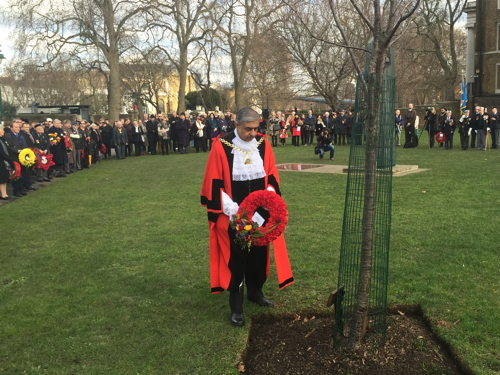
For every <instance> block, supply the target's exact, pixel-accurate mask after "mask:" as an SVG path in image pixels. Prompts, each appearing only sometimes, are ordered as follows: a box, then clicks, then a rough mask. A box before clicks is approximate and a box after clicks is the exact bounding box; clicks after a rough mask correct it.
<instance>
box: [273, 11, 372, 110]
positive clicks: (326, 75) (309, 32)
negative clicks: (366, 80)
mask: <svg viewBox="0 0 500 375" xmlns="http://www.w3.org/2000/svg"><path fill="white" fill-rule="evenodd" d="M329 12H330V9H329V6H328V3H327V2H319V3H314V4H310V3H306V4H303V6H301V7H296V8H294V13H295V15H296V17H293V18H292V19H282V20H281V21H280V24H279V27H278V28H277V29H278V32H279V35H280V37H281V38H282V40H283V41H284V42H285V45H286V47H287V49H288V52H289V54H290V55H291V56H292V58H293V60H294V62H295V63H296V64H297V65H298V66H299V67H300V69H301V70H302V71H303V72H304V77H303V82H304V86H303V87H302V89H301V92H302V93H303V95H302V96H321V97H323V98H324V99H325V101H326V103H327V104H328V105H329V106H330V108H334V109H335V108H336V107H337V105H338V103H339V101H340V100H341V99H344V98H346V95H348V94H351V95H352V93H353V90H352V84H351V82H352V80H353V79H354V77H355V72H354V69H353V66H352V64H351V63H350V59H349V56H348V52H347V50H346V49H345V48H344V47H343V42H342V39H341V36H340V34H339V32H338V29H337V28H335V27H334V24H333V23H332V21H331V18H330V17H325V14H328V13H329ZM338 12H339V13H340V14H339V18H340V19H342V21H343V22H342V24H343V25H344V27H345V28H349V30H348V32H347V33H348V34H349V35H350V40H351V41H352V42H355V43H356V44H358V45H364V44H366V42H367V41H368V36H367V35H368V32H367V28H366V26H365V25H363V23H362V22H361V21H360V20H359V19H356V17H353V16H352V12H350V13H348V12H347V11H346V10H345V8H339V9H338ZM311 25H314V27H311ZM354 53H355V54H356V56H357V57H358V58H359V57H360V56H361V55H360V52H359V51H355V52H354Z"/></svg>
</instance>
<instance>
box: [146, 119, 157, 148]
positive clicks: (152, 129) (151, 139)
mask: <svg viewBox="0 0 500 375" xmlns="http://www.w3.org/2000/svg"><path fill="white" fill-rule="evenodd" d="M146 130H147V132H148V143H149V153H150V154H151V155H156V154H157V152H156V146H157V144H158V123H157V122H156V116H155V115H151V116H149V120H148V122H146Z"/></svg>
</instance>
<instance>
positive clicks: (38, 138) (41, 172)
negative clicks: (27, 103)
mask: <svg viewBox="0 0 500 375" xmlns="http://www.w3.org/2000/svg"><path fill="white" fill-rule="evenodd" d="M33 138H34V139H35V147H36V148H38V149H39V150H41V151H44V152H45V153H46V154H50V144H49V137H48V136H47V134H45V129H44V127H43V124H36V125H35V132H34V133H33ZM35 172H36V177H37V181H38V182H43V181H50V178H49V176H48V171H46V170H45V169H43V168H36V170H35Z"/></svg>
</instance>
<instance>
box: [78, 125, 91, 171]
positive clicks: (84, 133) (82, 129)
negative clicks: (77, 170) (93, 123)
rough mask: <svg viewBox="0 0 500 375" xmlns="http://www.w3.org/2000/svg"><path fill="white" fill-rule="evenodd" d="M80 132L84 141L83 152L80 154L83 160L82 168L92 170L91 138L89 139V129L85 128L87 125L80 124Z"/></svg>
mask: <svg viewBox="0 0 500 375" xmlns="http://www.w3.org/2000/svg"><path fill="white" fill-rule="evenodd" d="M78 131H79V132H80V135H81V136H82V139H83V149H82V150H83V151H82V152H81V154H80V157H81V159H82V168H90V163H89V144H90V142H89V140H90V137H88V138H87V129H86V128H85V123H84V122H80V128H79V129H78Z"/></svg>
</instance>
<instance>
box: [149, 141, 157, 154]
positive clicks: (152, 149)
mask: <svg viewBox="0 0 500 375" xmlns="http://www.w3.org/2000/svg"><path fill="white" fill-rule="evenodd" d="M157 143H158V142H156V141H154V142H149V152H150V154H151V155H156V144H157Z"/></svg>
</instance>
